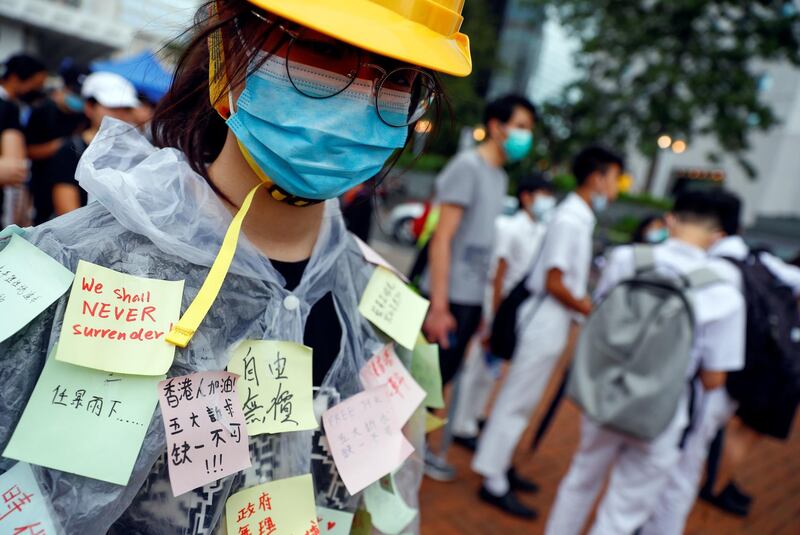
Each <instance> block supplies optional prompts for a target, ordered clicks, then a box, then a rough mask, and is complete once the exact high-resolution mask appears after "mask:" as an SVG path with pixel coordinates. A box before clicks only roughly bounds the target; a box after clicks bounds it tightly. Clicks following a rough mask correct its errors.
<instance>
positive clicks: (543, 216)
mask: <svg viewBox="0 0 800 535" xmlns="http://www.w3.org/2000/svg"><path fill="white" fill-rule="evenodd" d="M555 207H556V198H555V197H553V196H552V195H538V196H537V197H536V200H534V201H533V204H531V215H533V217H534V218H536V220H537V221H540V222H542V223H547V222H549V221H550V219H551V218H552V217H553V211H554V210H555Z"/></svg>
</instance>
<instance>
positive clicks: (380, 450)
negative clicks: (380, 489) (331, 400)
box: [322, 385, 414, 495]
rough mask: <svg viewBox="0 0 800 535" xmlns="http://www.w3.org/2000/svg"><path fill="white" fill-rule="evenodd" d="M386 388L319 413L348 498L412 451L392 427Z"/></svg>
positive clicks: (391, 411)
mask: <svg viewBox="0 0 800 535" xmlns="http://www.w3.org/2000/svg"><path fill="white" fill-rule="evenodd" d="M389 389H390V387H389V386H388V385H383V386H379V387H376V388H371V389H369V390H365V391H363V392H359V393H358V394H356V395H354V396H352V397H349V398H347V399H346V400H344V401H343V402H341V403H339V404H338V405H335V406H333V407H331V408H330V409H328V410H327V411H325V412H324V413H323V414H322V425H323V427H324V428H325V435H326V437H327V439H328V445H329V446H330V449H331V455H332V456H333V460H334V463H335V464H336V468H337V470H338V471H339V475H340V476H341V478H342V481H343V482H344V485H345V487H346V488H347V491H348V492H349V493H350V494H351V495H352V494H356V493H357V492H359V491H361V490H363V489H364V488H365V487H366V486H367V485H369V484H370V483H372V482H374V481H377V480H378V479H379V478H381V477H382V476H384V475H386V474H388V473H390V472H393V471H395V470H396V469H397V468H398V467H399V466H400V465H401V464H403V461H405V460H406V459H407V458H408V456H409V455H411V453H412V452H413V451H414V447H413V446H412V445H411V443H409V442H408V440H407V439H406V437H405V436H403V433H402V432H401V431H400V428H399V426H398V425H397V424H396V418H395V415H394V410H393V409H392V401H391V395H390V390H389Z"/></svg>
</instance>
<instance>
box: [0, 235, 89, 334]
mask: <svg viewBox="0 0 800 535" xmlns="http://www.w3.org/2000/svg"><path fill="white" fill-rule="evenodd" d="M72 277H73V275H72V272H71V271H70V270H68V269H67V268H65V267H64V266H62V265H61V264H59V263H58V262H56V261H55V260H53V259H52V258H50V257H49V256H48V255H47V254H46V253H44V252H43V251H40V250H39V249H38V248H37V247H36V246H35V245H32V244H30V243H28V242H27V241H25V240H24V239H23V238H21V237H20V236H18V235H16V234H11V239H10V240H9V242H8V244H7V245H6V246H5V248H4V249H3V250H2V251H0V342H2V341H3V340H5V339H6V338H8V337H9V336H11V335H12V334H14V333H15V332H17V331H18V330H20V329H22V328H23V327H24V326H25V325H27V324H28V323H29V322H30V321H31V320H32V319H33V318H35V317H36V316H38V315H39V314H41V312H42V311H43V310H44V309H45V308H47V307H48V306H50V305H51V304H52V303H53V302H54V301H55V300H56V299H58V298H59V297H61V296H62V295H63V294H64V292H66V291H67V288H69V284H70V283H71V282H72Z"/></svg>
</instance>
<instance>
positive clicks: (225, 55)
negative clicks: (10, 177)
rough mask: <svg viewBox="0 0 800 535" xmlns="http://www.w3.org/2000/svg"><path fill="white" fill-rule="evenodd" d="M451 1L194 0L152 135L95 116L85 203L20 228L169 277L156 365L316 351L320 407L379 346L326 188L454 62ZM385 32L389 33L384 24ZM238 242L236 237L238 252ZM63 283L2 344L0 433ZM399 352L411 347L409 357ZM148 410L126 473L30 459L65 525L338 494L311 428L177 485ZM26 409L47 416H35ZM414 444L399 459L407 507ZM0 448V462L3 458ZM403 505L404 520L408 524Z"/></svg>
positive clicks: (218, 364)
mask: <svg viewBox="0 0 800 535" xmlns="http://www.w3.org/2000/svg"><path fill="white" fill-rule="evenodd" d="M461 7H462V4H461V3H458V2H455V3H453V2H444V1H438V0H425V1H421V0H420V1H403V2H399V1H397V2H394V1H387V0H381V1H380V2H378V1H373V0H337V1H336V2H332V1H330V0H296V1H292V2H286V1H283V0H218V1H216V2H207V3H205V4H204V5H203V6H201V8H200V10H199V11H198V13H197V16H196V19H195V20H196V23H195V24H196V25H195V26H194V27H193V28H191V29H190V31H189V32H188V33H187V34H186V35H191V36H192V38H191V40H190V41H189V42H188V43H186V44H185V46H184V47H182V50H183V53H182V55H181V57H180V60H179V61H178V65H177V70H176V73H175V77H174V80H173V84H172V87H171V88H170V90H169V91H168V93H167V95H166V96H165V97H164V99H163V100H162V101H161V102H159V105H158V107H157V109H156V112H155V115H154V117H153V120H152V134H153V143H152V144H151V143H150V142H149V141H148V140H147V138H146V137H144V136H143V135H142V134H141V133H140V132H139V131H138V130H137V129H136V128H135V127H134V126H132V125H129V124H126V123H123V122H121V121H118V120H115V119H113V118H110V117H106V118H105V120H104V121H103V123H102V126H101V128H100V131H99V132H98V133H97V135H96V136H95V138H94V140H93V141H92V143H91V144H90V145H89V147H88V148H87V149H86V151H85V152H84V154H83V157H82V158H81V161H80V164H79V165H78V168H77V171H76V178H77V180H78V182H79V184H80V186H81V187H82V188H84V189H85V190H87V191H88V193H89V195H90V196H91V197H93V198H94V199H96V201H97V202H90V203H89V204H88V205H87V206H84V207H82V208H79V209H78V210H75V211H72V212H70V213H68V214H66V215H64V216H61V217H58V218H56V219H53V220H51V221H48V222H47V223H44V224H42V225H40V226H37V227H34V228H33V229H26V230H24V231H23V233H24V235H25V238H26V239H27V240H28V241H30V242H32V243H33V244H34V245H36V246H37V247H39V248H40V249H41V250H43V251H44V252H45V253H46V254H48V255H50V256H51V257H53V258H54V259H56V260H57V261H59V262H61V263H62V264H64V265H65V266H66V267H68V268H69V269H72V270H74V269H75V268H76V265H77V262H78V260H79V259H83V260H86V261H89V262H94V263H96V264H99V265H101V266H105V267H108V268H111V269H114V270H117V271H121V272H125V273H130V274H133V275H136V276H140V277H147V278H155V279H167V280H184V281H185V283H184V294H183V301H182V307H181V310H182V312H183V313H182V315H181V318H180V319H179V320H178V321H177V322H176V323H175V324H174V326H173V328H172V330H171V331H170V332H169V333H168V334H167V336H166V337H165V338H166V340H167V342H165V343H170V344H173V345H174V346H176V351H175V357H174V362H173V363H172V366H171V368H170V370H169V371H168V373H167V375H168V376H169V377H174V376H179V375H184V374H187V373H191V372H196V371H216V370H223V369H225V367H226V366H227V365H228V362H229V359H230V358H231V353H232V350H233V349H234V348H235V347H236V346H237V345H239V344H240V343H242V342H243V341H245V340H277V341H289V342H295V343H303V344H305V345H307V346H310V347H311V348H312V350H313V360H312V368H313V369H312V379H311V380H312V381H313V385H314V394H315V401H314V405H315V407H316V408H317V409H318V414H319V413H320V412H321V411H322V410H325V409H326V408H328V407H330V406H333V405H336V404H338V403H340V402H341V401H343V400H345V399H347V398H350V397H352V396H353V395H355V394H357V393H358V392H360V391H362V390H363V386H362V384H361V382H360V379H359V370H360V369H361V368H362V367H363V366H364V365H365V364H366V362H367V360H368V359H369V358H370V357H371V355H373V354H374V353H375V352H376V351H378V350H379V349H380V348H382V347H383V344H384V343H385V342H383V340H382V338H381V336H380V335H379V333H378V332H377V331H376V329H374V328H373V327H372V325H371V324H370V323H369V322H368V321H367V320H366V319H365V318H364V317H363V316H362V315H361V314H360V313H359V311H358V304H359V300H360V298H361V295H362V294H363V292H364V290H365V288H366V286H367V283H368V281H369V279H370V277H371V276H372V274H373V272H374V270H375V267H374V266H373V265H372V264H369V263H368V262H367V261H366V259H365V258H364V256H363V253H362V252H361V249H360V248H359V246H358V244H357V243H356V241H355V239H354V238H353V237H352V236H351V235H350V234H349V233H348V232H347V231H346V229H345V226H344V222H343V220H342V217H341V213H340V210H339V204H338V200H336V197H337V196H339V195H341V194H342V193H344V192H345V191H347V190H349V189H351V188H353V187H354V186H355V185H357V184H359V183H361V182H365V181H367V180H368V179H370V178H372V177H374V176H375V175H380V173H381V172H382V170H383V169H384V167H385V166H386V165H387V162H389V161H390V160H391V158H392V156H393V155H395V156H396V155H398V152H399V151H401V150H403V149H404V147H405V146H406V143H407V141H408V138H409V133H410V132H412V131H413V128H414V125H415V123H416V121H418V120H419V119H420V118H421V117H423V116H424V115H425V114H426V113H427V112H428V110H429V109H430V108H431V107H432V106H436V104H437V102H438V99H439V98H440V95H441V90H440V86H439V84H438V82H437V78H436V77H437V74H436V73H439V72H441V73H447V74H450V75H455V76H466V75H467V74H469V72H470V70H471V59H470V53H469V39H468V37H467V36H466V35H464V34H463V33H461V32H460V27H461V23H462V21H463V19H462V17H461V14H460V12H461ZM387 36H391V38H387ZM234 252H235V255H234ZM66 300H67V296H64V297H62V298H61V299H60V300H59V301H57V302H56V303H54V304H53V305H52V306H51V307H50V308H48V309H47V310H46V311H45V312H43V313H42V314H41V315H40V316H39V317H38V318H36V319H35V320H34V321H32V322H31V323H30V324H28V325H27V326H26V327H25V328H23V329H22V330H21V331H20V332H18V333H16V334H15V335H13V336H11V337H10V338H8V339H7V340H5V341H4V342H2V343H1V344H0V361H2V362H1V363H2V366H3V369H4V370H5V371H4V381H3V384H2V385H1V386H0V407H2V411H0V412H2V415H3V417H2V419H0V448H2V447H4V446H5V444H6V443H7V442H8V440H9V436H10V435H11V432H12V431H13V429H14V427H15V425H16V423H17V422H18V420H19V417H20V414H21V413H22V410H23V408H24V406H25V404H26V402H27V400H28V398H29V396H30V393H31V389H32V388H33V384H34V383H35V378H36V377H37V376H38V374H39V373H40V372H41V370H42V367H43V364H44V362H45V359H46V358H47V353H48V350H49V349H50V348H51V347H52V346H53V344H54V343H55V340H56V338H57V337H58V328H57V326H59V325H61V323H62V321H63V317H64V309H65V302H66ZM406 364H407V365H410V363H409V362H406ZM159 414H160V413H159V411H155V414H154V417H153V420H152V421H151V422H149V426H148V427H147V429H148V430H147V432H146V435H145V438H144V442H143V444H142V446H141V449H140V451H139V454H138V457H137V461H136V464H135V466H134V468H133V472H132V474H131V476H130V478H129V480H128V484H127V485H115V484H112V483H105V482H102V481H99V480H94V479H89V478H85V477H81V476H78V475H74V474H70V473H67V472H58V471H55V470H50V469H47V468H39V467H37V468H35V472H36V474H37V476H38V478H40V479H42V480H43V481H48V482H52V481H57V484H56V485H49V484H48V485H43V489H46V491H47V492H46V498H47V499H49V500H50V501H51V502H52V506H53V507H52V511H54V514H55V515H56V517H57V518H56V520H57V521H58V522H59V523H60V524H61V526H62V528H63V530H64V532H65V533H110V534H112V535H117V534H129V533H149V534H164V535H173V534H176V533H216V532H218V531H219V530H220V529H221V530H223V531H224V528H221V526H222V525H224V523H225V520H224V519H225V514H224V508H225V503H226V500H227V499H228V498H229V496H231V495H232V494H234V493H236V492H238V491H240V490H242V489H243V488H247V487H252V486H255V485H257V484H260V483H263V482H266V481H272V480H277V479H281V478H286V477H292V476H299V475H303V474H307V473H309V472H310V473H311V475H312V478H313V480H314V488H315V489H316V495H315V496H316V501H317V504H318V505H320V506H325V507H330V508H335V509H339V510H346V511H350V512H353V511H354V510H355V508H356V507H357V506H358V504H359V503H360V501H361V498H362V496H361V494H360V493H359V494H356V495H354V496H351V495H350V494H349V493H348V492H347V490H346V488H345V486H344V484H343V482H342V480H341V478H340V476H339V474H338V472H337V470H336V469H335V464H334V462H333V461H332V458H331V455H330V447H329V445H328V441H327V438H326V437H325V434H324V428H323V427H320V428H319V429H318V430H316V431H297V432H291V433H279V434H261V435H257V436H252V437H249V445H250V456H251V461H252V466H251V467H250V468H248V469H245V470H243V471H241V472H238V473H236V474H234V475H231V476H227V477H224V478H222V479H220V480H218V481H216V482H214V483H211V484H209V485H206V486H205V487H202V488H197V489H194V490H192V491H189V492H186V493H184V494H182V495H180V496H178V497H173V495H172V492H170V490H169V480H168V463H169V462H170V461H169V458H168V456H167V452H166V447H165V431H164V426H163V422H161V417H160V416H158V415H159ZM42 425H47V423H46V422H44V423H43V424H42ZM406 430H407V432H408V433H409V435H410V436H411V440H413V441H414V442H413V444H414V446H415V448H416V449H418V451H419V453H418V454H415V455H412V456H410V457H409V458H408V459H407V460H406V461H405V462H404V463H403V464H402V465H401V466H400V467H399V468H398V470H397V471H396V473H395V482H396V486H395V490H396V491H397V492H398V493H401V494H402V496H403V499H404V500H405V501H406V502H407V503H408V504H409V506H411V507H415V508H417V507H418V500H417V494H418V488H419V485H420V482H421V479H422V465H421V462H420V458H421V456H422V451H423V448H424V443H423V442H422V440H423V438H422V437H424V421H423V419H422V418H415V419H412V420H411V421H410V422H409V423H408V424H407V425H406ZM8 468H9V464H7V463H3V464H0V470H6V469H8ZM418 522H419V519H418V518H416V519H415V520H413V521H412V523H411V524H410V525H409V526H407V527H404V531H407V532H413V533H418V532H419V525H418Z"/></svg>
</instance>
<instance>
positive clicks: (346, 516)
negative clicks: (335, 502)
mask: <svg viewBox="0 0 800 535" xmlns="http://www.w3.org/2000/svg"><path fill="white" fill-rule="evenodd" d="M317 525H318V526H319V532H320V533H321V534H322V535H349V533H350V528H351V527H352V525H353V513H350V512H348V511H339V510H338V509H329V508H327V507H321V506H317Z"/></svg>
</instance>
